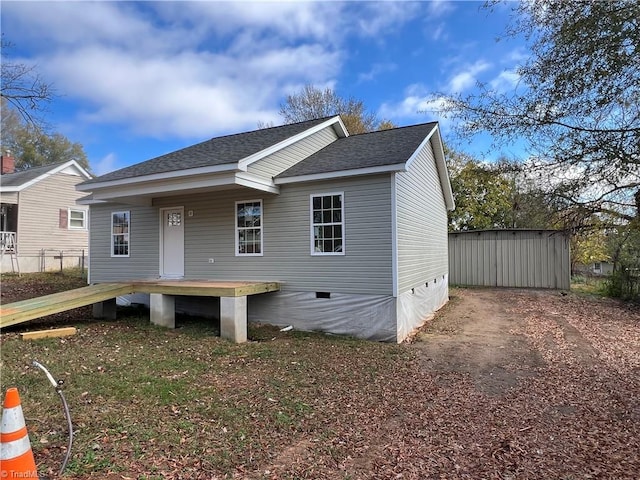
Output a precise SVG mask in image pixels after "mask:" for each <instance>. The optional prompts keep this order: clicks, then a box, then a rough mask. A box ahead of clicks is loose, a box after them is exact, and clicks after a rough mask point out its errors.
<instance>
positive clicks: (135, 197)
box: [78, 169, 280, 205]
mask: <svg viewBox="0 0 640 480" xmlns="http://www.w3.org/2000/svg"><path fill="white" fill-rule="evenodd" d="M134 180H136V179H127V180H126V181H113V182H104V184H100V183H93V184H87V185H80V186H78V190H81V191H85V192H91V202H92V203H101V202H122V203H132V204H149V205H150V204H151V201H152V199H153V198H156V197H166V196H175V195H183V194H194V193H201V192H211V191H217V190H228V189H233V188H242V187H244V188H251V189H253V190H257V191H261V192H268V193H274V194H278V193H280V187H278V186H277V185H275V184H274V183H273V180H271V179H265V178H264V177H259V176H257V175H253V174H251V173H248V172H244V171H240V170H237V169H234V170H232V171H222V172H215V173H200V174H195V175H190V176H182V175H175V176H168V175H163V176H162V177H161V178H157V177H156V178H148V177H140V178H139V179H138V181H134Z"/></svg>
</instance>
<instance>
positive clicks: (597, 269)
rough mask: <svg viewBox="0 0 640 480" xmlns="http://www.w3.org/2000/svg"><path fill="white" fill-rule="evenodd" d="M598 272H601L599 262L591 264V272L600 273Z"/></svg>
mask: <svg viewBox="0 0 640 480" xmlns="http://www.w3.org/2000/svg"><path fill="white" fill-rule="evenodd" d="M600 270H602V265H601V264H600V262H595V263H594V264H593V271H594V272H595V273H600Z"/></svg>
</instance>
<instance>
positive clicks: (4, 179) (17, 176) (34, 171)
mask: <svg viewBox="0 0 640 480" xmlns="http://www.w3.org/2000/svg"><path fill="white" fill-rule="evenodd" d="M62 163H64V162H62ZM62 163H54V164H51V165H45V166H44V167H33V168H28V169H26V170H21V171H19V172H15V173H5V174H3V175H2V176H1V177H0V183H1V184H2V186H3V187H19V186H21V185H24V184H25V183H29V182H30V181H31V180H35V179H36V178H38V177H39V176H40V175H44V174H45V173H47V172H49V171H50V170H53V169H54V168H56V167H59V166H60V165H62Z"/></svg>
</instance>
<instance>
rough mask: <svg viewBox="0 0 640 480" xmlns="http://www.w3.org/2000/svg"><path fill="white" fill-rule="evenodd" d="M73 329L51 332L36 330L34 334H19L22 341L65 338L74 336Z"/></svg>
mask: <svg viewBox="0 0 640 480" xmlns="http://www.w3.org/2000/svg"><path fill="white" fill-rule="evenodd" d="M76 332H77V330H76V328H75V327H65V328H54V329H52V330H36V331H34V332H24V333H21V334H20V338H21V339H22V340H38V339H39V338H53V337H67V336H69V335H75V334H76Z"/></svg>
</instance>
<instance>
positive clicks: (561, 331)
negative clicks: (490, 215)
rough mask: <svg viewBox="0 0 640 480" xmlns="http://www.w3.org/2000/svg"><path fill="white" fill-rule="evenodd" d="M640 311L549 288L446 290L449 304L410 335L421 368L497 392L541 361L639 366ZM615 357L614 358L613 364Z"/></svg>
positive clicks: (536, 370)
mask: <svg viewBox="0 0 640 480" xmlns="http://www.w3.org/2000/svg"><path fill="white" fill-rule="evenodd" d="M639 326H640V310H639V309H638V308H635V307H633V306H631V305H624V304H622V303H619V302H615V301H612V300H606V299H600V300H598V301H597V302H593V301H591V300H587V299H584V298H580V297H577V296H573V295H571V296H567V295H566V294H563V293H560V292H557V291H545V290H515V289H488V288H481V289H480V288H479V289H452V290H451V300H450V302H449V304H448V305H447V306H445V307H444V308H443V309H442V310H441V311H440V312H438V314H437V316H436V318H435V319H434V320H433V321H432V322H429V323H428V324H427V325H426V326H425V327H424V328H423V329H422V330H421V331H420V332H419V333H418V334H417V335H416V337H415V339H414V344H415V346H416V348H418V349H419V350H420V351H421V352H422V354H423V361H424V364H425V367H426V368H427V369H429V370H432V371H434V372H464V373H468V374H469V375H470V376H471V377H472V378H473V379H474V382H475V385H476V387H477V388H478V389H479V390H480V391H482V392H484V393H487V394H494V395H499V394H503V393H505V392H506V391H507V390H508V389H509V388H511V387H515V386H516V385H517V384H518V382H519V380H522V379H525V378H529V377H534V376H536V375H539V374H540V372H541V370H542V369H545V368H547V367H549V362H556V363H557V364H558V365H562V364H574V363H578V364H580V365H582V366H594V365H596V364H597V363H598V362H599V358H600V357H602V360H608V359H609V360H610V359H611V356H612V355H613V356H616V355H615V354H616V353H617V354H618V355H620V354H621V353H625V354H628V357H626V358H625V360H626V362H627V363H628V362H629V361H631V363H632V365H629V366H630V367H632V369H634V368H635V369H636V370H635V371H636V372H637V368H638V366H639V365H640V343H639V342H638V340H639V338H638V327H639ZM619 360H620V359H619Z"/></svg>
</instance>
